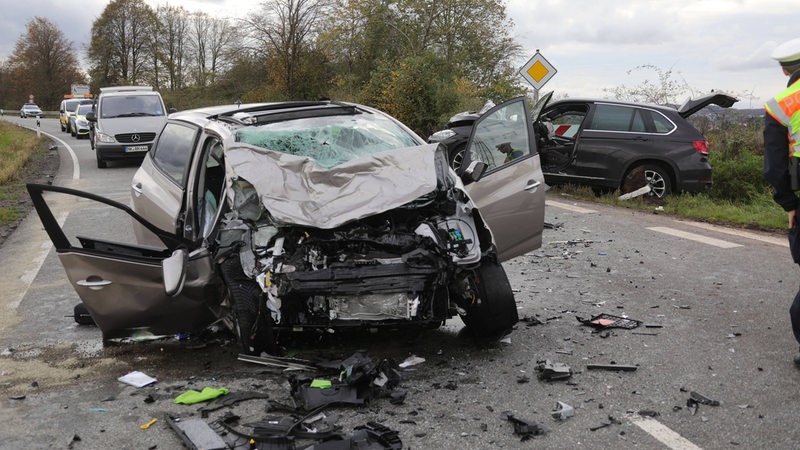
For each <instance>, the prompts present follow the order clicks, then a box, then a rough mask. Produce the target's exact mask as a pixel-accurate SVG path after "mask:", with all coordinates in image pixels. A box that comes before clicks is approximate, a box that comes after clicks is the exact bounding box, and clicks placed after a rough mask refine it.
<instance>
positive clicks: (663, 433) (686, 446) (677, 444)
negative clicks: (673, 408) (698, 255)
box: [628, 416, 701, 450]
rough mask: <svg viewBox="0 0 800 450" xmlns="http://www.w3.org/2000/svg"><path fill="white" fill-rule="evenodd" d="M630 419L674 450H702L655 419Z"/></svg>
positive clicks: (630, 417)
mask: <svg viewBox="0 0 800 450" xmlns="http://www.w3.org/2000/svg"><path fill="white" fill-rule="evenodd" d="M628 419H630V421H631V422H632V423H633V424H634V425H636V426H637V427H639V428H641V429H642V430H644V432H646V433H647V434H649V435H650V436H653V437H654V438H656V439H657V440H658V441H659V442H661V443H662V444H664V445H666V446H667V447H669V448H671V449H672V450H701V448H700V447H698V446H696V445H695V444H693V443H692V442H691V441H689V440H688V439H686V438H685V437H683V436H681V435H680V434H678V433H676V432H674V431H672V430H671V429H670V428H668V427H667V426H666V425H664V424H663V423H661V422H659V421H657V420H655V419H651V418H649V417H642V416H629V417H628Z"/></svg>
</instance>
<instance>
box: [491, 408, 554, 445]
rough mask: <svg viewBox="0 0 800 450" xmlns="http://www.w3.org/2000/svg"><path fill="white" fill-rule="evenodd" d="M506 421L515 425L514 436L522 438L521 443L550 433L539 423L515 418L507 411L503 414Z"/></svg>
mask: <svg viewBox="0 0 800 450" xmlns="http://www.w3.org/2000/svg"><path fill="white" fill-rule="evenodd" d="M501 415H502V416H503V418H504V419H506V420H508V421H509V422H511V423H512V424H514V434H516V435H518V436H520V440H521V441H527V440H528V439H531V438H533V437H536V436H541V435H543V434H545V433H547V432H548V431H550V430H549V429H548V428H547V427H546V426H544V425H543V424H541V423H538V422H531V421H528V420H525V419H520V418H518V417H515V416H514V415H513V414H511V412H509V411H505V412H503V413H502V414H501Z"/></svg>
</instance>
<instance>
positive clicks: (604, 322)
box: [575, 313, 642, 330]
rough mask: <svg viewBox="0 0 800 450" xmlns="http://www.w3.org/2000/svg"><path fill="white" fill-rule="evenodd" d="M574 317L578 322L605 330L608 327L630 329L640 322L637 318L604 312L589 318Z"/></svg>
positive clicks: (637, 325)
mask: <svg viewBox="0 0 800 450" xmlns="http://www.w3.org/2000/svg"><path fill="white" fill-rule="evenodd" d="M575 318H576V319H578V322H580V323H582V324H584V325H586V326H590V327H593V328H597V329H599V330H605V329H609V328H624V329H626V330H632V329H634V328H637V327H639V325H641V324H642V322H641V321H639V320H634V319H629V318H627V317H620V316H614V315H611V314H605V313H604V314H598V315H596V316H594V317H592V318H590V319H584V318H583V317H580V316H575Z"/></svg>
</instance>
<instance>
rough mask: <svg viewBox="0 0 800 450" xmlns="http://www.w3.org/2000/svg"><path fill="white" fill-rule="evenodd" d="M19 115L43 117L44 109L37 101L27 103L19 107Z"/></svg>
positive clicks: (23, 116)
mask: <svg viewBox="0 0 800 450" xmlns="http://www.w3.org/2000/svg"><path fill="white" fill-rule="evenodd" d="M19 116H20V117H22V118H23V119H25V118H28V117H42V110H41V109H40V108H39V107H38V106H36V104H35V103H25V104H24V105H22V108H20V109H19Z"/></svg>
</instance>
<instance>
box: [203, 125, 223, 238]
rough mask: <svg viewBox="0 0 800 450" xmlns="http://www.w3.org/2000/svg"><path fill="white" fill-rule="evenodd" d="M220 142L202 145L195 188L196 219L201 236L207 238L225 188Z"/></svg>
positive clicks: (217, 140) (213, 141)
mask: <svg viewBox="0 0 800 450" xmlns="http://www.w3.org/2000/svg"><path fill="white" fill-rule="evenodd" d="M224 161H225V160H224V154H223V152H222V141H221V140H220V139H219V138H217V137H212V138H209V139H208V140H207V141H206V142H205V144H204V145H203V157H202V158H201V163H200V174H199V176H198V186H197V211H198V214H197V217H198V222H199V225H200V227H199V229H200V230H201V232H202V235H203V236H208V234H209V233H210V232H211V229H212V228H213V226H214V218H215V217H216V213H217V211H218V210H219V207H220V204H221V202H222V193H223V188H224V186H225V162H224Z"/></svg>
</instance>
